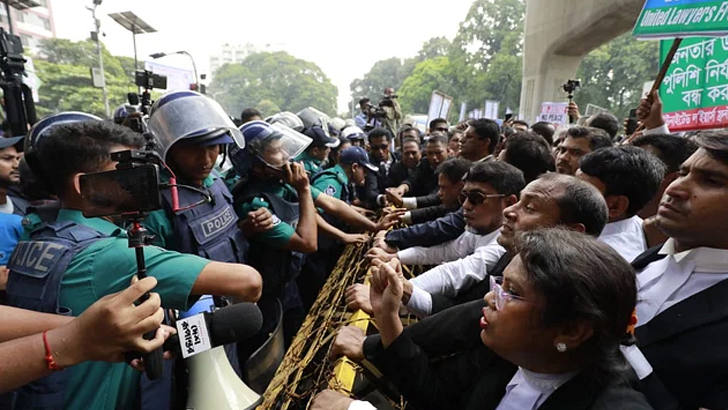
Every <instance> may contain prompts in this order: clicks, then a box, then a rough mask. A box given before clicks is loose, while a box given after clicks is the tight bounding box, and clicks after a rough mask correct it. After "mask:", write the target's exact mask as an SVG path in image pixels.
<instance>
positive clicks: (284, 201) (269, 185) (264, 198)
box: [226, 171, 320, 359]
mask: <svg viewBox="0 0 728 410" xmlns="http://www.w3.org/2000/svg"><path fill="white" fill-rule="evenodd" d="M231 173H232V171H231ZM226 179H227V182H228V183H229V185H228V186H231V185H233V184H235V183H236V181H237V180H239V178H238V177H237V176H231V175H229V176H228V178H226ZM232 190H233V192H234V193H235V210H236V212H237V213H238V215H239V216H240V218H244V217H245V216H246V215H247V214H248V213H249V212H252V211H255V210H257V209H259V208H266V209H268V210H269V211H270V213H271V214H272V218H273V227H272V228H271V229H269V230H267V231H265V232H260V233H256V234H254V235H253V237H252V238H250V258H249V259H250V260H249V263H250V265H251V266H253V267H255V268H256V269H257V270H258V271H259V272H260V273H261V275H262V276H263V294H262V295H261V298H260V300H259V301H258V306H259V307H260V310H261V312H262V313H263V320H264V324H263V327H264V329H261V334H262V335H261V336H262V337H257V338H256V339H255V340H251V341H249V342H248V343H246V346H242V345H241V350H240V357H241V359H242V358H245V357H247V356H248V355H249V354H250V353H252V350H251V349H254V348H255V347H256V346H258V345H259V344H262V343H263V342H265V339H266V338H267V335H268V333H269V331H270V330H272V329H267V328H271V327H274V326H275V325H276V319H275V316H274V315H275V305H276V304H277V302H276V300H277V299H280V301H281V304H282V306H283V311H284V317H283V328H284V335H285V339H286V342H287V344H290V342H291V341H292V340H293V337H294V336H295V334H296V332H297V331H298V329H299V328H300V325H301V324H302V323H303V314H304V312H303V305H302V303H301V298H300V295H299V290H298V287H297V286H296V281H295V278H296V277H297V276H298V275H299V273H300V271H301V267H302V266H303V263H304V259H305V258H304V255H303V254H301V253H299V252H293V251H290V250H287V249H286V245H287V244H288V242H289V241H290V239H291V237H292V236H293V235H294V234H295V233H296V225H297V224H298V216H299V210H298V194H297V192H296V190H295V189H294V188H293V187H291V186H290V185H287V184H284V183H276V182H272V181H265V180H262V179H258V178H255V177H252V176H251V177H250V179H249V180H248V181H245V182H244V185H243V186H241V187H236V188H233V189H232ZM319 194H320V192H319V191H318V190H317V189H315V188H312V189H311V195H312V197H313V199H314V200H315V199H316V198H318V195H319ZM266 329H267V330H268V331H266Z"/></svg>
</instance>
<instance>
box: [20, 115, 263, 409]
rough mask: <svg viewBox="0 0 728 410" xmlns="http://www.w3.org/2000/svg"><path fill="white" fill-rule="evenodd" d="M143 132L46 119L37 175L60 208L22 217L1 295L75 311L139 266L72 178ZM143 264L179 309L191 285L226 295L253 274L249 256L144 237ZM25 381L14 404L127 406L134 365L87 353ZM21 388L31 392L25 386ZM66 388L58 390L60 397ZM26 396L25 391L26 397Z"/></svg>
mask: <svg viewBox="0 0 728 410" xmlns="http://www.w3.org/2000/svg"><path fill="white" fill-rule="evenodd" d="M144 143H145V141H144V139H143V137H142V136H141V135H139V134H136V133H133V132H132V131H131V130H129V129H127V128H124V127H121V126H118V125H115V124H113V123H110V122H105V121H88V122H81V123H72V124H66V125H63V126H57V127H53V128H52V129H51V130H50V131H49V135H48V136H47V137H45V138H44V139H43V141H42V144H41V146H40V149H39V151H38V152H37V157H38V160H39V161H38V163H39V164H40V165H41V167H42V169H41V171H42V174H41V175H42V176H43V178H44V179H45V180H46V182H47V183H48V185H49V186H50V187H51V188H52V190H53V192H55V193H56V194H58V196H59V198H60V200H61V204H62V206H63V207H62V209H61V210H60V212H59V214H58V218H57V220H56V221H55V222H52V223H42V224H40V225H36V226H28V227H26V228H27V229H29V230H30V233H29V235H28V239H27V240H23V241H21V242H19V243H18V246H17V247H16V249H15V252H13V255H12V256H11V258H10V262H9V263H8V268H9V269H10V274H9V277H8V286H7V294H8V302H9V303H10V304H11V305H14V306H17V307H23V308H27V309H30V310H36V311H41V312H49V313H62V314H73V315H79V314H81V313H82V312H83V311H85V310H86V309H87V308H88V307H89V306H90V305H91V304H93V303H94V302H95V301H96V300H97V299H98V298H100V297H103V296H105V295H109V294H112V293H115V292H118V291H121V290H123V289H125V288H126V287H127V286H128V284H129V283H130V281H131V279H132V277H133V276H134V275H135V274H136V273H137V264H136V261H135V250H134V249H130V248H129V243H128V238H127V236H126V233H125V230H124V229H122V228H121V227H120V226H119V225H116V224H115V223H113V222H111V221H110V220H109V219H105V218H86V217H84V215H83V213H82V212H81V204H82V196H81V192H80V188H79V184H78V180H79V177H80V176H81V175H83V174H84V173H93V172H101V171H108V170H113V169H114V168H115V164H114V162H112V161H111V159H110V154H111V153H112V152H115V151H122V150H129V149H140V148H142V147H143V146H144ZM144 257H145V262H146V266H147V274H148V275H149V276H154V277H156V278H157V280H158V282H159V285H158V287H157V291H158V292H159V294H160V296H161V300H162V304H163V306H164V307H166V308H173V309H180V310H186V309H187V308H188V306H189V304H190V303H191V302H194V300H195V299H196V296H195V295H203V294H221V295H232V296H234V297H237V298H240V299H241V300H249V301H255V300H257V299H258V297H259V295H260V291H261V279H260V275H259V274H258V272H257V271H255V270H254V269H252V268H250V267H249V266H244V265H239V264H228V263H220V262H211V261H209V260H206V259H203V258H200V257H197V256H194V255H185V254H180V253H177V252H174V251H167V250H164V249H161V248H158V247H148V248H146V249H145V252H144ZM52 377H56V378H60V379H64V378H67V380H66V382H67V387H65V388H64V381H63V380H50V383H49V382H48V381H47V380H46V383H40V384H37V385H34V387H29V388H27V389H23V392H22V393H21V395H19V398H18V400H19V405H21V407H22V406H29V407H31V406H32V407H34V408H45V409H53V408H58V409H60V408H65V409H71V410H73V409H88V408H93V409H115V408H132V407H133V400H134V397H135V396H136V391H137V386H138V380H139V374H138V373H136V372H134V371H133V370H132V369H131V368H129V367H128V366H127V365H126V364H124V363H118V364H109V363H97V362H92V363H85V364H82V365H78V366H74V367H73V368H71V369H68V370H67V371H66V372H56V373H54V374H53V375H52ZM25 393H31V394H30V395H26V394H25ZM64 396H65V397H64ZM28 399H30V401H26V400H28Z"/></svg>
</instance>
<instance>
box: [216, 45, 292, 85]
mask: <svg viewBox="0 0 728 410" xmlns="http://www.w3.org/2000/svg"><path fill="white" fill-rule="evenodd" d="M280 50H283V44H274V45H273V44H266V45H265V47H257V46H255V45H253V44H251V43H246V44H243V45H240V44H238V45H231V44H227V43H226V44H224V45H223V46H222V50H221V51H220V53H219V54H213V55H211V56H210V75H209V77H208V78H210V77H212V76H214V75H215V71H217V70H218V69H219V68H220V67H222V66H223V65H225V64H229V63H237V64H240V63H242V62H243V60H245V57H247V56H249V55H251V54H255V53H261V52H264V51H267V52H273V51H280Z"/></svg>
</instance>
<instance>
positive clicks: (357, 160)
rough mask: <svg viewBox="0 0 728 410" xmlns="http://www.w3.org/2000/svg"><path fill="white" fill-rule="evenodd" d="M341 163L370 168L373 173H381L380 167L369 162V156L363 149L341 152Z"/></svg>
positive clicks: (357, 148) (354, 148)
mask: <svg viewBox="0 0 728 410" xmlns="http://www.w3.org/2000/svg"><path fill="white" fill-rule="evenodd" d="M339 162H340V163H342V164H359V165H363V166H365V167H367V168H369V169H370V170H371V171H374V172H377V171H379V167H377V166H374V165H372V163H371V162H369V155H367V152H366V151H365V150H364V148H362V147H349V148H347V149H345V150H343V151H341V155H340V157H339Z"/></svg>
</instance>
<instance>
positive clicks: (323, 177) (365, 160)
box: [312, 146, 379, 202]
mask: <svg viewBox="0 0 728 410" xmlns="http://www.w3.org/2000/svg"><path fill="white" fill-rule="evenodd" d="M367 170H368V171H371V172H377V171H379V168H378V167H376V166H374V165H373V164H372V163H371V162H369V155H367V152H366V151H365V150H364V148H362V147H356V146H355V147H349V148H347V149H345V150H343V151H341V154H340V155H339V164H337V165H336V166H335V167H333V168H329V169H327V170H325V171H322V172H320V173H319V174H317V175H316V176H314V177H313V181H312V184H313V186H314V187H316V188H317V189H319V190H320V191H321V192H323V193H325V194H327V195H330V196H333V197H335V198H339V199H341V200H342V201H346V202H352V201H353V200H354V194H355V192H354V190H353V189H351V187H350V186H349V183H350V182H351V183H353V185H355V186H363V185H364V183H365V182H366V176H367V172H368V171H367Z"/></svg>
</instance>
